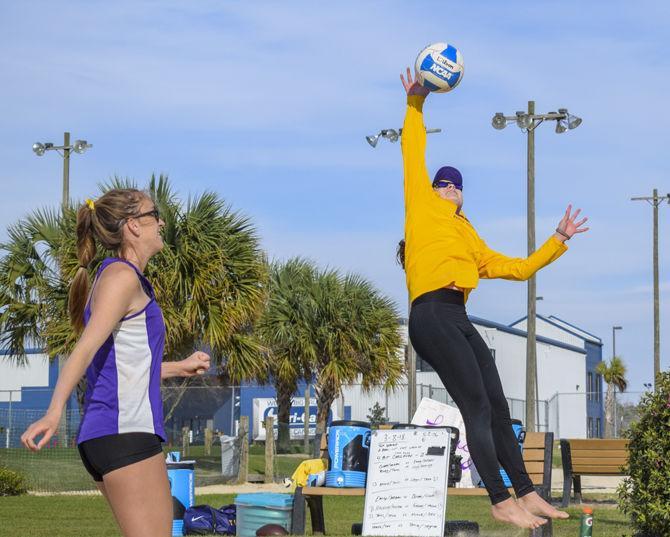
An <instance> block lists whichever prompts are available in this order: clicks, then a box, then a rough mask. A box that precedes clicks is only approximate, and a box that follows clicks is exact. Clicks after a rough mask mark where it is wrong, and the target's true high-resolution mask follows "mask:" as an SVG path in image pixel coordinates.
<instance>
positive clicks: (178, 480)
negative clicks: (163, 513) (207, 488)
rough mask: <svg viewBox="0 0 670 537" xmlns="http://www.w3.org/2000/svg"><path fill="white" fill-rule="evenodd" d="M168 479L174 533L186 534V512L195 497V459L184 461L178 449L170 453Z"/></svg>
mask: <svg viewBox="0 0 670 537" xmlns="http://www.w3.org/2000/svg"><path fill="white" fill-rule="evenodd" d="M166 465H167V473H168V481H169V482H170V494H171V495H172V535H173V537H176V536H178V535H184V512H185V511H186V509H188V508H189V507H193V503H194V499H195V476H194V469H195V461H182V460H180V455H179V452H178V451H171V452H170V453H168V456H167V460H166Z"/></svg>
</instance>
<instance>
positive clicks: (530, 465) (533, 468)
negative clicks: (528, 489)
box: [526, 461, 544, 474]
mask: <svg viewBox="0 0 670 537" xmlns="http://www.w3.org/2000/svg"><path fill="white" fill-rule="evenodd" d="M526 472H528V473H529V474H541V473H542V472H544V462H535V461H530V462H526Z"/></svg>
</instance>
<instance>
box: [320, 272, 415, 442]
mask: <svg viewBox="0 0 670 537" xmlns="http://www.w3.org/2000/svg"><path fill="white" fill-rule="evenodd" d="M312 293H313V297H314V307H315V312H314V313H315V315H314V328H315V343H316V345H315V346H316V360H315V363H314V364H313V370H314V372H315V376H316V381H315V390H316V395H317V406H318V410H317V434H318V433H320V432H323V431H324V430H325V427H326V420H327V418H328V412H329V411H330V407H331V405H332V403H333V401H334V400H335V398H336V397H337V396H338V395H339V394H340V393H341V390H342V385H343V384H347V383H352V382H354V381H356V380H358V379H359V378H360V381H361V383H362V385H363V387H364V388H365V389H369V388H371V387H373V386H379V385H382V386H384V387H385V388H386V389H393V388H395V387H396V386H397V385H398V383H399V382H400V380H401V379H402V377H403V372H404V369H403V358H402V356H400V354H399V349H401V338H400V331H399V326H398V313H397V311H396V309H395V306H394V305H393V303H392V301H391V300H389V299H388V298H387V297H385V296H383V295H382V294H381V293H379V291H377V290H376V289H375V288H374V287H373V286H372V285H371V284H370V283H369V282H368V281H366V280H365V279H363V278H361V277H360V276H357V275H353V274H350V275H347V276H344V277H342V276H340V275H339V274H338V273H337V272H336V271H334V270H325V271H322V272H321V273H320V274H318V276H317V278H316V280H315V282H314V285H313V286H312Z"/></svg>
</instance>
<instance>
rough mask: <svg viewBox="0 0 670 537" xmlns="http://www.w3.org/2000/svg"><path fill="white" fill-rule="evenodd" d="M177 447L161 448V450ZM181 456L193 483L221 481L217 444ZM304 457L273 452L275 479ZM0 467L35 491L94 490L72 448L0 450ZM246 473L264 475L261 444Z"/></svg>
mask: <svg viewBox="0 0 670 537" xmlns="http://www.w3.org/2000/svg"><path fill="white" fill-rule="evenodd" d="M177 449H178V448H175V447H172V448H168V447H165V448H164V449H163V451H164V452H165V453H167V452H168V451H176V450H177ZM182 458H183V459H189V460H190V459H193V460H195V461H196V473H195V479H196V486H203V485H212V484H221V483H223V482H224V481H223V478H222V476H221V446H220V445H218V446H217V445H216V444H215V445H214V446H212V450H211V454H210V455H205V447H204V446H189V449H188V453H186V454H184V455H182ZM306 458H308V457H307V456H306V455H301V454H292V455H277V457H276V459H275V472H274V474H275V479H277V480H281V479H283V478H284V477H290V476H291V475H292V474H293V472H294V471H295V469H296V468H297V466H298V465H299V464H300V463H301V462H302V461H303V460H304V459H306ZM0 466H6V467H8V468H11V469H12V470H17V471H19V472H21V473H22V474H23V475H24V476H25V477H26V480H27V483H28V488H29V490H31V491H35V492H65V491H86V490H95V486H94V485H93V482H92V480H91V477H90V476H89V475H88V473H87V472H86V470H85V469H84V466H83V464H82V462H81V459H80V458H79V452H78V451H77V449H76V448H49V449H44V450H42V451H39V452H37V453H31V452H29V451H27V450H25V449H23V448H20V449H19V448H12V449H0ZM249 473H250V474H261V475H265V451H264V448H263V446H252V447H251V449H250V455H249Z"/></svg>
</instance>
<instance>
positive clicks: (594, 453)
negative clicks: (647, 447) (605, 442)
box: [570, 449, 628, 460]
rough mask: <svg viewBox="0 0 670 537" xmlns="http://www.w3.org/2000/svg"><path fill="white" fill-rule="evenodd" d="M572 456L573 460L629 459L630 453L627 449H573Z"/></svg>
mask: <svg viewBox="0 0 670 537" xmlns="http://www.w3.org/2000/svg"><path fill="white" fill-rule="evenodd" d="M570 455H571V456H572V458H573V460H574V459H580V458H584V457H610V458H620V459H627V458H628V451H626V450H625V449H608V450H598V449H575V450H572V449H571V450H570Z"/></svg>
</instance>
